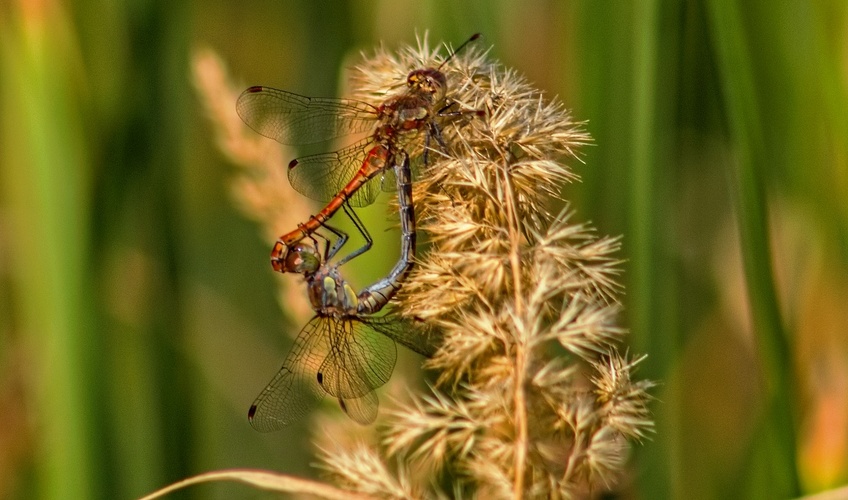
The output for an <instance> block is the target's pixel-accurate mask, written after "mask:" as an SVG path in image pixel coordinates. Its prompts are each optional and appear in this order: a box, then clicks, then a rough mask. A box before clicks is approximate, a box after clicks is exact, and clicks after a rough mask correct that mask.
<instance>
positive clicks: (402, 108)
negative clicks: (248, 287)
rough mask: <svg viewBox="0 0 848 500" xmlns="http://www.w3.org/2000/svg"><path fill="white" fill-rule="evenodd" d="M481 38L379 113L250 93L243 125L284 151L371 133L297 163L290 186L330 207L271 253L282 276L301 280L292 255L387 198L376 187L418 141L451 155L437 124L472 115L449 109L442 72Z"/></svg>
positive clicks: (241, 106)
mask: <svg viewBox="0 0 848 500" xmlns="http://www.w3.org/2000/svg"><path fill="white" fill-rule="evenodd" d="M479 37H480V34H479V33H477V34H475V35H473V36H472V37H471V38H469V39H468V40H467V41H465V42H464V43H463V44H462V45H460V46H459V48H457V49H456V50H455V51H453V53H451V54H450V55H449V56H448V57H447V58H445V60H444V61H442V63H441V64H440V65H439V66H438V67H437V68H419V69H415V70H413V71H411V72H410V73H409V74H408V75H407V78H406V89H405V91H404V92H402V93H400V94H398V95H395V96H393V97H390V98H389V99H387V100H385V101H384V102H383V103H381V104H379V105H376V106H375V105H372V104H369V103H366V102H362V101H357V100H354V99H337V98H321V97H305V96H301V95H298V94H294V93H292V92H287V91H285V90H279V89H275V88H271V87H264V86H254V87H250V88H248V89H247V90H245V91H244V92H242V94H241V95H240V96H239V98H238V101H237V102H236V110H237V111H238V114H239V116H240V117H241V119H242V120H243V121H244V122H245V123H246V124H247V125H248V126H249V127H250V128H252V129H253V130H255V131H256V132H258V133H259V134H261V135H264V136H265V137H269V138H271V139H274V140H276V141H277V142H280V143H282V144H287V145H296V144H313V143H317V142H323V141H327V140H330V139H334V138H337V137H341V136H343V135H349V134H354V133H362V132H370V135H369V136H368V137H367V138H366V139H363V140H362V141H359V142H357V143H355V144H353V145H351V146H348V147H346V148H344V149H341V150H338V151H334V152H330V153H321V154H316V155H310V156H305V157H301V158H297V159H294V160H292V161H291V162H290V163H289V165H288V178H289V182H290V183H291V185H292V187H294V188H295V190H297V191H298V192H300V193H301V194H304V195H305V196H307V197H309V198H312V199H315V200H317V201H321V202H327V205H326V206H325V207H324V208H323V209H321V210H320V211H319V212H318V213H317V214H315V215H313V216H312V217H310V218H309V220H307V221H306V222H304V223H301V224H299V225H298V227H297V229H295V230H293V231H290V232H288V233H286V234H284V235H282V236H280V237H279V238H278V239H277V242H276V243H275V244H274V247H273V249H272V251H271V266H272V267H273V268H274V270H276V271H278V272H298V271H297V270H295V269H293V268H289V267H287V263H288V262H289V260H290V259H288V258H287V257H288V254H289V253H290V252H291V251H292V249H293V248H294V246H295V245H297V244H298V243H299V242H301V241H303V240H304V239H306V238H307V237H309V236H310V235H311V234H312V233H314V232H315V231H317V230H318V229H319V228H321V227H326V222H327V221H328V220H329V219H330V218H331V217H332V216H333V215H334V214H335V213H336V212H337V211H338V210H339V209H340V208H342V207H345V211H346V212H348V210H347V207H349V206H355V207H359V206H366V205H369V204H371V203H372V202H373V201H374V199H375V198H376V196H377V194H378V192H379V185H378V184H379V183H376V182H369V181H371V180H372V179H375V178H376V177H378V176H379V175H380V174H382V173H384V172H386V171H387V170H391V169H392V168H393V166H394V165H395V164H396V163H398V161H397V158H396V157H397V156H398V155H399V154H400V152H401V151H403V150H404V146H405V145H406V143H407V142H408V141H409V140H411V138H412V136H415V135H418V134H419V133H420V132H422V131H424V132H425V145H424V155H425V156H426V154H427V151H428V150H429V146H430V141H431V139H432V140H435V141H436V142H438V143H439V145H440V146H441V147H443V148H444V147H445V146H444V141H443V140H442V137H441V131H440V128H439V126H438V124H437V120H436V119H437V118H441V117H445V116H457V115H461V114H465V113H466V111H451V110H452V109H453V103H450V104H448V103H447V102H446V95H447V78H446V77H445V74H444V73H443V72H442V67H443V66H444V65H445V64H446V63H447V62H448V61H450V60H451V59H452V58H453V57H454V56H455V55H456V54H457V53H458V52H459V51H460V50H462V49H463V48H464V47H465V46H466V45H468V44H469V43H471V42H473V41H474V40H477V39H478V38H479ZM475 113H477V114H478V115H479V114H480V113H478V112H476V111H475ZM425 163H426V157H425ZM348 214H349V212H348ZM334 232H335V231H334ZM368 248H370V245H369V244H368V243H366V245H365V246H364V247H362V248H360V249H358V250H357V251H355V252H353V253H351V254H349V255H348V256H346V258H345V261H347V260H350V259H351V258H353V257H355V256H357V255H360V254H361V253H362V252H364V251H366V250H368Z"/></svg>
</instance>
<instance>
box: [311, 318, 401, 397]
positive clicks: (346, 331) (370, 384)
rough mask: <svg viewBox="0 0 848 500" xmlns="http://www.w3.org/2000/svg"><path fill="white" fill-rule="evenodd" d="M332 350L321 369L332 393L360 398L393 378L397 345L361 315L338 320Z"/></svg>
mask: <svg viewBox="0 0 848 500" xmlns="http://www.w3.org/2000/svg"><path fill="white" fill-rule="evenodd" d="M330 344H331V347H330V354H329V355H328V356H327V357H326V359H324V362H323V363H322V364H321V368H320V369H319V384H320V385H321V387H322V388H323V389H324V390H325V391H326V392H327V393H328V394H331V395H332V396H335V397H336V398H340V399H346V400H347V399H357V398H362V397H363V396H365V395H367V394H368V393H370V392H371V391H373V390H374V389H376V388H377V387H380V386H382V385H383V384H385V383H386V382H388V381H389V378H390V377H391V376H392V371H393V370H394V368H395V361H397V347H396V346H395V343H394V341H392V340H391V339H390V338H388V337H386V336H383V335H378V334H377V333H376V332H375V331H374V329H372V328H371V327H370V326H369V325H368V324H367V323H364V322H362V321H359V319H358V318H353V319H351V318H348V319H342V320H336V321H335V328H333V329H332V334H331V341H330Z"/></svg>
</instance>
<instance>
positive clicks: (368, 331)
mask: <svg viewBox="0 0 848 500" xmlns="http://www.w3.org/2000/svg"><path fill="white" fill-rule="evenodd" d="M399 156H401V157H402V158H400V162H399V163H398V164H397V165H395V166H394V170H395V172H396V181H397V189H398V207H399V210H400V221H401V254H400V258H399V259H398V261H397V263H396V264H395V267H394V268H393V269H392V270H391V272H390V273H389V274H388V276H386V277H385V278H383V279H381V280H380V281H377V282H376V283H374V284H373V285H371V286H369V287H367V288H365V289H364V290H362V291H361V292H359V293H358V294H357V293H356V292H355V291H354V290H353V288H352V287H351V286H350V284H348V282H347V281H345V280H344V278H343V277H342V275H341V273H340V272H339V265H338V264H330V259H331V258H332V257H333V253H334V252H335V251H336V250H338V248H337V247H334V248H333V249H332V250H330V249H329V248H328V247H329V240H326V244H325V246H324V251H323V252H321V251H320V249H319V244H318V240H315V239H313V241H312V243H313V244H312V245H310V244H309V243H308V242H302V243H298V244H296V245H294V246H293V247H292V249H291V252H289V255H288V258H289V264H290V266H291V267H292V269H296V270H297V271H298V272H300V273H302V274H303V276H304V278H306V283H307V289H308V291H309V299H310V301H311V302H312V307H313V309H314V310H315V316H314V317H313V318H312V319H311V320H309V323H307V324H306V326H305V327H303V329H302V330H301V332H300V334H299V335H298V337H297V340H295V343H294V347H292V349H291V351H290V352H289V354H288V355H287V356H286V359H285V361H283V366H282V368H280V370H279V371H278V372H277V374H276V375H275V376H274V378H273V379H272V380H271V382H270V383H268V385H267V386H266V387H265V389H263V390H262V392H261V393H260V394H259V396H257V398H256V400H255V401H254V402H253V405H251V407H250V410H249V411H248V419H249V420H250V424H251V425H252V426H253V427H254V428H255V429H257V430H259V431H262V432H269V431H275V430H279V429H282V428H283V427H285V426H287V425H289V424H291V423H292V422H294V421H295V420H297V419H299V418H302V417H303V416H304V415H306V414H307V413H308V412H309V410H310V409H311V408H312V407H314V406H315V405H316V404H318V402H319V401H320V400H321V399H323V398H324V397H325V396H327V395H330V396H331V397H334V398H335V399H336V400H337V401H338V403H339V405H340V406H341V408H342V410H343V411H344V412H345V413H346V414H347V415H348V416H349V417H350V418H351V419H353V420H354V421H356V422H358V423H360V424H370V423H371V422H373V421H374V419H375V418H377V409H378V406H379V401H378V399H377V394H376V393H375V392H374V391H375V389H377V388H379V387H381V386H383V385H384V384H385V383H386V382H388V380H389V377H391V375H392V371H393V370H394V366H395V362H396V360H397V348H396V345H395V344H396V343H400V344H401V345H404V346H406V347H408V348H410V349H412V350H413V351H415V352H417V353H419V354H422V355H424V356H427V357H432V356H433V355H434V354H435V351H436V348H437V345H436V344H437V343H438V338H436V337H428V336H424V335H421V334H420V333H419V332H414V331H412V329H411V328H410V325H409V324H408V323H405V322H404V321H403V320H401V319H399V318H397V317H394V316H392V315H386V316H376V313H377V312H378V311H380V310H381V309H382V308H383V307H384V306H385V305H386V304H387V303H388V302H389V300H391V298H392V297H393V296H394V295H395V293H396V292H397V291H398V289H399V288H400V287H401V285H402V283H403V281H404V279H405V278H406V276H407V275H408V274H409V271H410V270H411V269H412V266H413V258H414V256H415V239H416V238H415V214H414V208H413V205H412V186H411V184H410V183H411V174H410V171H409V157H408V156H407V155H406V154H405V153H404V154H402V155H399ZM362 230H364V228H362ZM315 236H317V237H319V238H321V233H320V232H316V233H315ZM366 238H367V236H366Z"/></svg>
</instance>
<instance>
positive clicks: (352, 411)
mask: <svg viewBox="0 0 848 500" xmlns="http://www.w3.org/2000/svg"><path fill="white" fill-rule="evenodd" d="M338 399H339V406H341V408H342V410H343V411H344V412H345V413H347V416H348V417H350V418H351V419H352V420H353V421H354V422H356V423H359V424H362V425H368V424H370V423H372V422H374V420H376V419H377V409H378V408H379V406H380V401H379V400H378V399H377V394H376V393H375V392H374V391H371V392H369V393H368V394H366V395H364V396H362V397H361V398H352V399H344V398H338Z"/></svg>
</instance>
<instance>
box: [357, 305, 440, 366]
mask: <svg viewBox="0 0 848 500" xmlns="http://www.w3.org/2000/svg"><path fill="white" fill-rule="evenodd" d="M362 319H363V322H364V323H365V324H367V325H368V327H369V328H371V329H372V330H374V331H377V332H380V333H381V334H382V335H383V336H385V337H387V338H389V339H391V340H393V341H394V342H397V343H398V344H400V345H402V346H404V347H406V348H407V349H410V350H412V351H414V352H417V353H418V354H420V355H422V356H424V357H427V358H432V357H433V356H434V355H435V354H436V351H438V350H439V347H440V346H441V345H442V342H443V340H444V338H443V336H442V335H441V333H440V332H438V331H437V330H435V329H432V328H431V329H427V328H423V327H420V326H416V325H415V324H413V323H412V322H411V321H406V320H403V319H401V318H398V317H397V316H395V315H387V316H379V317H376V316H372V317H368V318H362Z"/></svg>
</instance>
